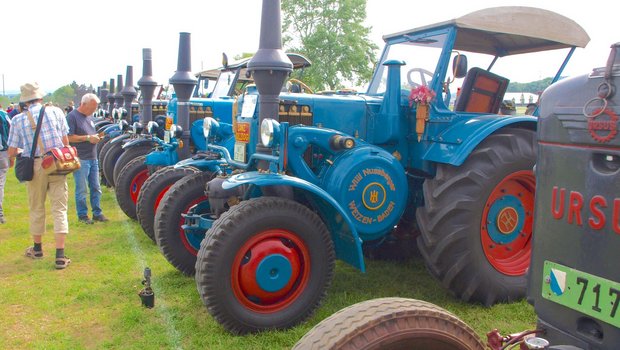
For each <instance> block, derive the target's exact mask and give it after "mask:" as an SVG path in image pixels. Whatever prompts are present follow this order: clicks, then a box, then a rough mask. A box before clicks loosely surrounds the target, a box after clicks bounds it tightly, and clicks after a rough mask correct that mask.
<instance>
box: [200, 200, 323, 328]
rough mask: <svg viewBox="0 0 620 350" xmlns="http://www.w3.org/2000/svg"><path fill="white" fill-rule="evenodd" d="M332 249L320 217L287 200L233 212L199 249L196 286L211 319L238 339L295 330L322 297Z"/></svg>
mask: <svg viewBox="0 0 620 350" xmlns="http://www.w3.org/2000/svg"><path fill="white" fill-rule="evenodd" d="M334 259H335V253H334V247H333V243H332V240H331V237H330V235H329V232H328V230H327V228H326V226H325V224H324V223H323V221H321V219H320V218H319V216H318V215H317V214H315V213H314V212H313V211H311V210H310V209H308V208H307V207H305V206H303V205H301V204H299V203H297V202H294V201H291V200H288V199H284V198H277V197H261V198H255V199H250V200H247V201H243V202H241V203H240V204H237V205H235V206H233V207H231V208H230V209H229V210H228V211H227V212H225V213H224V214H222V216H221V217H220V218H219V219H217V220H216V221H215V222H214V224H213V226H212V227H211V229H209V230H208V231H207V236H206V237H205V239H204V240H203V241H202V243H201V246H200V252H199V253H198V260H197V261H196V284H197V287H198V291H199V293H200V296H201V298H202V301H203V302H204V304H205V305H206V307H207V309H208V311H209V313H210V314H211V315H212V316H213V317H214V318H215V319H216V320H217V321H218V322H219V323H220V324H221V325H222V326H223V327H224V328H226V329H227V330H228V331H230V332H232V333H235V334H245V333H251V332H258V331H262V330H266V329H284V328H289V327H293V326H295V325H297V324H299V323H300V322H302V321H304V320H305V319H307V318H308V317H309V316H310V315H311V314H312V313H313V312H314V310H315V309H316V308H317V307H318V306H319V304H320V303H321V301H322V300H323V298H324V297H325V294H326V291H327V288H328V286H329V285H330V283H331V280H332V277H333V273H334Z"/></svg>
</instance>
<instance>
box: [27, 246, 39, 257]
mask: <svg viewBox="0 0 620 350" xmlns="http://www.w3.org/2000/svg"><path fill="white" fill-rule="evenodd" d="M25 255H26V257H27V258H30V259H41V258H43V251H40V252H35V251H34V247H28V248H27V249H26V253H25Z"/></svg>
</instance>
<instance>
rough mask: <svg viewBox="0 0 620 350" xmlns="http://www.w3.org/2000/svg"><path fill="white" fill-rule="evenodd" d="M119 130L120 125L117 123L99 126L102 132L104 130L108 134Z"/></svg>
mask: <svg viewBox="0 0 620 350" xmlns="http://www.w3.org/2000/svg"><path fill="white" fill-rule="evenodd" d="M118 130H120V127H119V126H118V124H117V123H114V124H108V125H104V126H102V127H100V128H99V131H100V132H104V133H106V134H110V133H111V132H114V131H118Z"/></svg>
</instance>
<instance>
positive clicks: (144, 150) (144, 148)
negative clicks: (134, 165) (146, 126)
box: [112, 143, 153, 183]
mask: <svg viewBox="0 0 620 350" xmlns="http://www.w3.org/2000/svg"><path fill="white" fill-rule="evenodd" d="M152 150H153V146H152V145H151V144H150V143H149V144H148V145H138V146H134V147H129V148H125V149H124V150H123V153H121V155H120V156H119V157H118V159H117V160H116V164H114V171H113V172H112V176H113V177H114V183H117V182H118V175H119V174H120V173H121V170H123V167H124V166H125V165H127V163H129V162H130V161H132V160H133V159H136V158H137V157H140V156H144V155H146V154H148V153H150V152H151V151H152Z"/></svg>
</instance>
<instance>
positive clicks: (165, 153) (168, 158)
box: [144, 149, 179, 166]
mask: <svg viewBox="0 0 620 350" xmlns="http://www.w3.org/2000/svg"><path fill="white" fill-rule="evenodd" d="M178 160H179V155H178V154H177V152H175V151H170V150H167V149H164V150H156V151H151V152H150V153H149V154H147V155H146V158H145V160H144V164H146V165H150V166H168V165H172V164H175V163H176V162H178Z"/></svg>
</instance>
